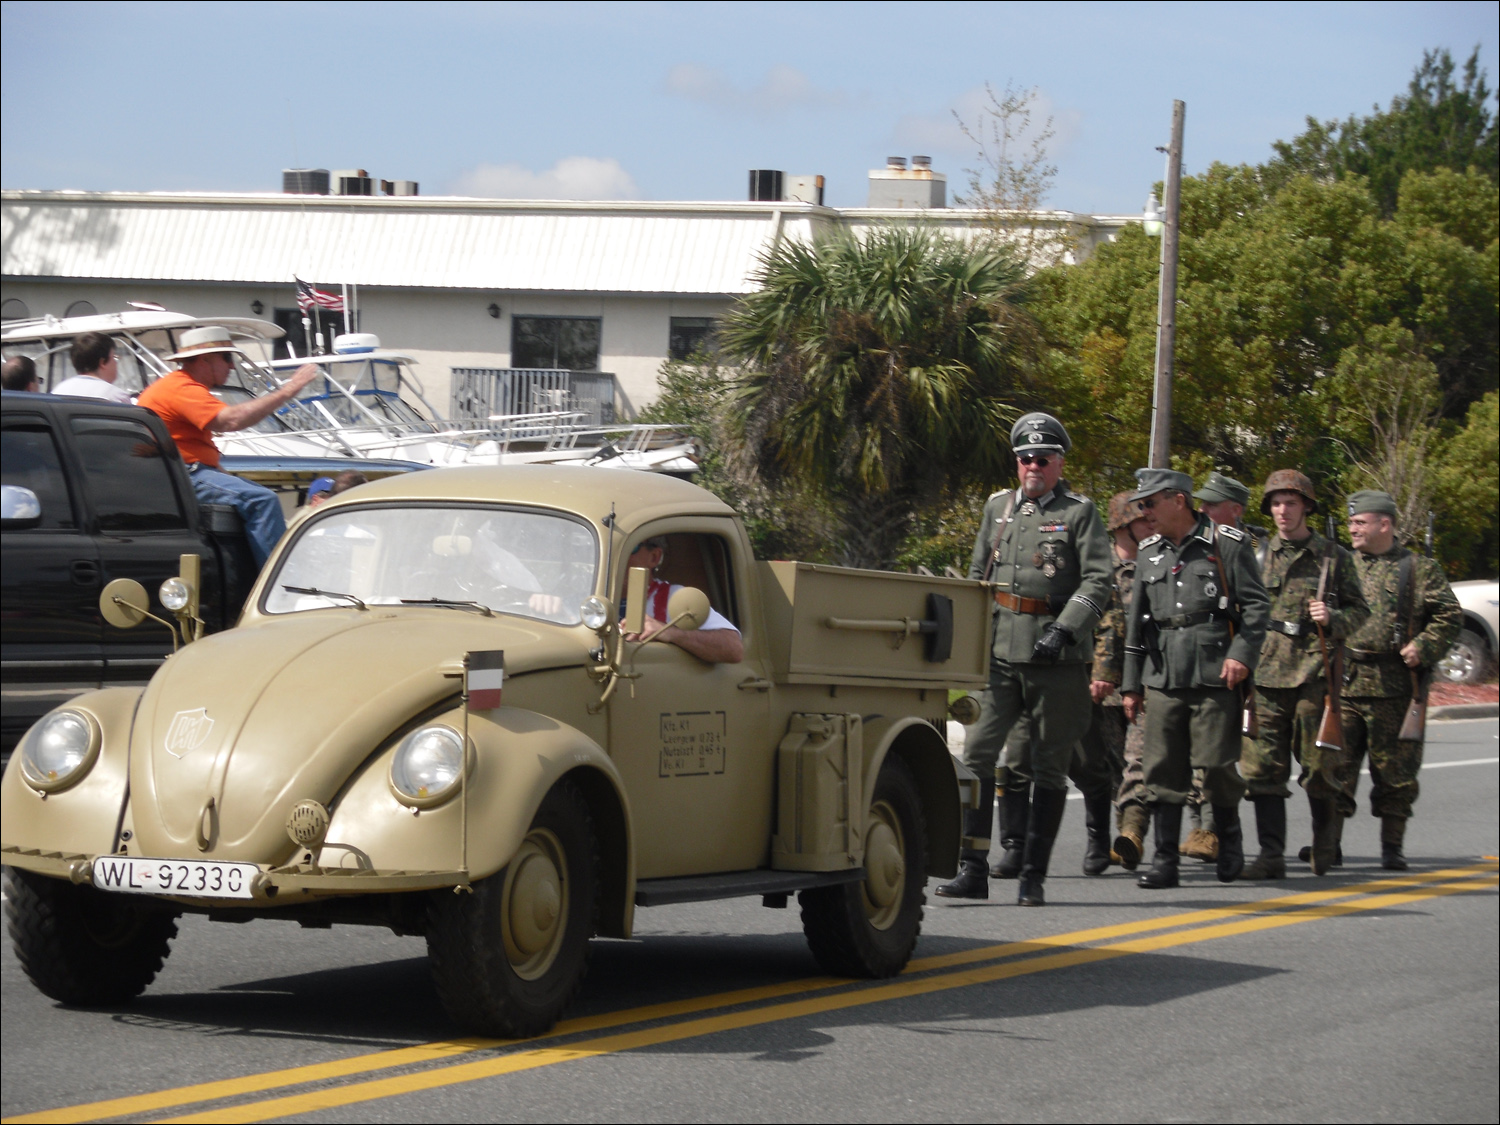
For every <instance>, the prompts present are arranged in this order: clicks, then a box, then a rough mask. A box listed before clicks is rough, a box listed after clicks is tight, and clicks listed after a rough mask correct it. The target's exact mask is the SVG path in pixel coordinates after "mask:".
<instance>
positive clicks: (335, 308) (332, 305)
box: [292, 277, 344, 312]
mask: <svg viewBox="0 0 1500 1125" xmlns="http://www.w3.org/2000/svg"><path fill="white" fill-rule="evenodd" d="M292 280H293V281H295V282H296V283H297V307H298V308H299V309H301V310H302V311H303V312H307V311H308V310H309V309H311V308H312V307H313V306H315V305H316V306H317V307H318V308H320V309H324V310H326V311H327V312H343V311H344V298H342V297H340V296H338V295H337V294H334V293H325V292H323V290H321V289H314V288H313V287H312V286H311V285H309V284H308V283H307V282H305V281H303V280H302V279H301V278H300V277H294V278H292Z"/></svg>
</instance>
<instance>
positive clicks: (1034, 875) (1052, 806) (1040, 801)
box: [1016, 785, 1068, 906]
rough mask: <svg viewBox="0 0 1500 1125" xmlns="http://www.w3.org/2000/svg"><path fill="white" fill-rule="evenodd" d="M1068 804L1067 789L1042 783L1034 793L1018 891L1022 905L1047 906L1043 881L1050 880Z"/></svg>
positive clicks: (1017, 899) (1019, 901)
mask: <svg viewBox="0 0 1500 1125" xmlns="http://www.w3.org/2000/svg"><path fill="white" fill-rule="evenodd" d="M1067 807H1068V791H1067V790H1066V789H1043V788H1042V787H1041V786H1040V785H1038V786H1037V787H1036V788H1035V789H1034V790H1033V791H1032V796H1031V817H1030V820H1029V822H1028V824H1027V830H1026V854H1025V857H1024V859H1023V860H1022V862H1021V886H1020V888H1019V889H1018V891H1017V894H1016V903H1017V904H1018V905H1020V906H1045V905H1047V899H1046V897H1045V896H1044V895H1043V894H1042V884H1043V883H1045V882H1046V881H1047V864H1048V863H1050V862H1051V860H1052V842H1053V841H1054V840H1056V839H1057V829H1058V827H1059V826H1060V825H1061V824H1062V818H1063V810H1064V809H1066V808H1067Z"/></svg>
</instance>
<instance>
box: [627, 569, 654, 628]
mask: <svg viewBox="0 0 1500 1125" xmlns="http://www.w3.org/2000/svg"><path fill="white" fill-rule="evenodd" d="M650 582H651V572H650V571H649V570H647V569H646V568H645V567H643V566H633V567H631V568H630V570H629V572H628V574H627V575H626V578H625V632H627V633H639V632H640V631H641V630H642V629H644V628H645V627H646V588H647V586H648V585H650Z"/></svg>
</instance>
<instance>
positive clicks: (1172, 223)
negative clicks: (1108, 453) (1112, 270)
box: [1147, 101, 1186, 469]
mask: <svg viewBox="0 0 1500 1125" xmlns="http://www.w3.org/2000/svg"><path fill="white" fill-rule="evenodd" d="M1185 108H1186V107H1185V106H1184V105H1183V103H1182V102H1180V101H1174V102H1173V103H1172V143H1171V144H1170V145H1169V146H1168V148H1167V150H1166V151H1167V188H1166V193H1165V194H1166V198H1165V199H1163V200H1162V206H1163V209H1164V210H1165V212H1166V215H1165V221H1164V224H1163V230H1162V236H1161V295H1160V298H1159V301H1158V304H1157V308H1156V383H1155V387H1154V391H1153V394H1152V398H1151V453H1150V455H1149V457H1148V458H1147V464H1148V465H1150V467H1151V468H1153V469H1165V468H1168V467H1170V465H1171V460H1172V450H1171V447H1172V373H1173V370H1174V369H1175V366H1176V365H1175V364H1174V363H1173V354H1174V349H1175V347H1176V344H1177V237H1178V230H1179V226H1180V224H1179V221H1178V220H1179V219H1180V217H1181V215H1182V118H1183V113H1184V111H1185Z"/></svg>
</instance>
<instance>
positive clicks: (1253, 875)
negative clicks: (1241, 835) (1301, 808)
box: [1240, 797, 1286, 880]
mask: <svg viewBox="0 0 1500 1125" xmlns="http://www.w3.org/2000/svg"><path fill="white" fill-rule="evenodd" d="M1250 800H1251V803H1252V804H1254V805H1255V833H1256V835H1257V836H1258V837H1260V855H1258V856H1256V857H1255V858H1254V859H1253V860H1251V861H1250V862H1249V863H1248V864H1246V865H1245V869H1244V871H1242V872H1240V878H1241V879H1247V880H1259V879H1285V878H1286V798H1284V797H1252V798H1251V799H1250Z"/></svg>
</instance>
